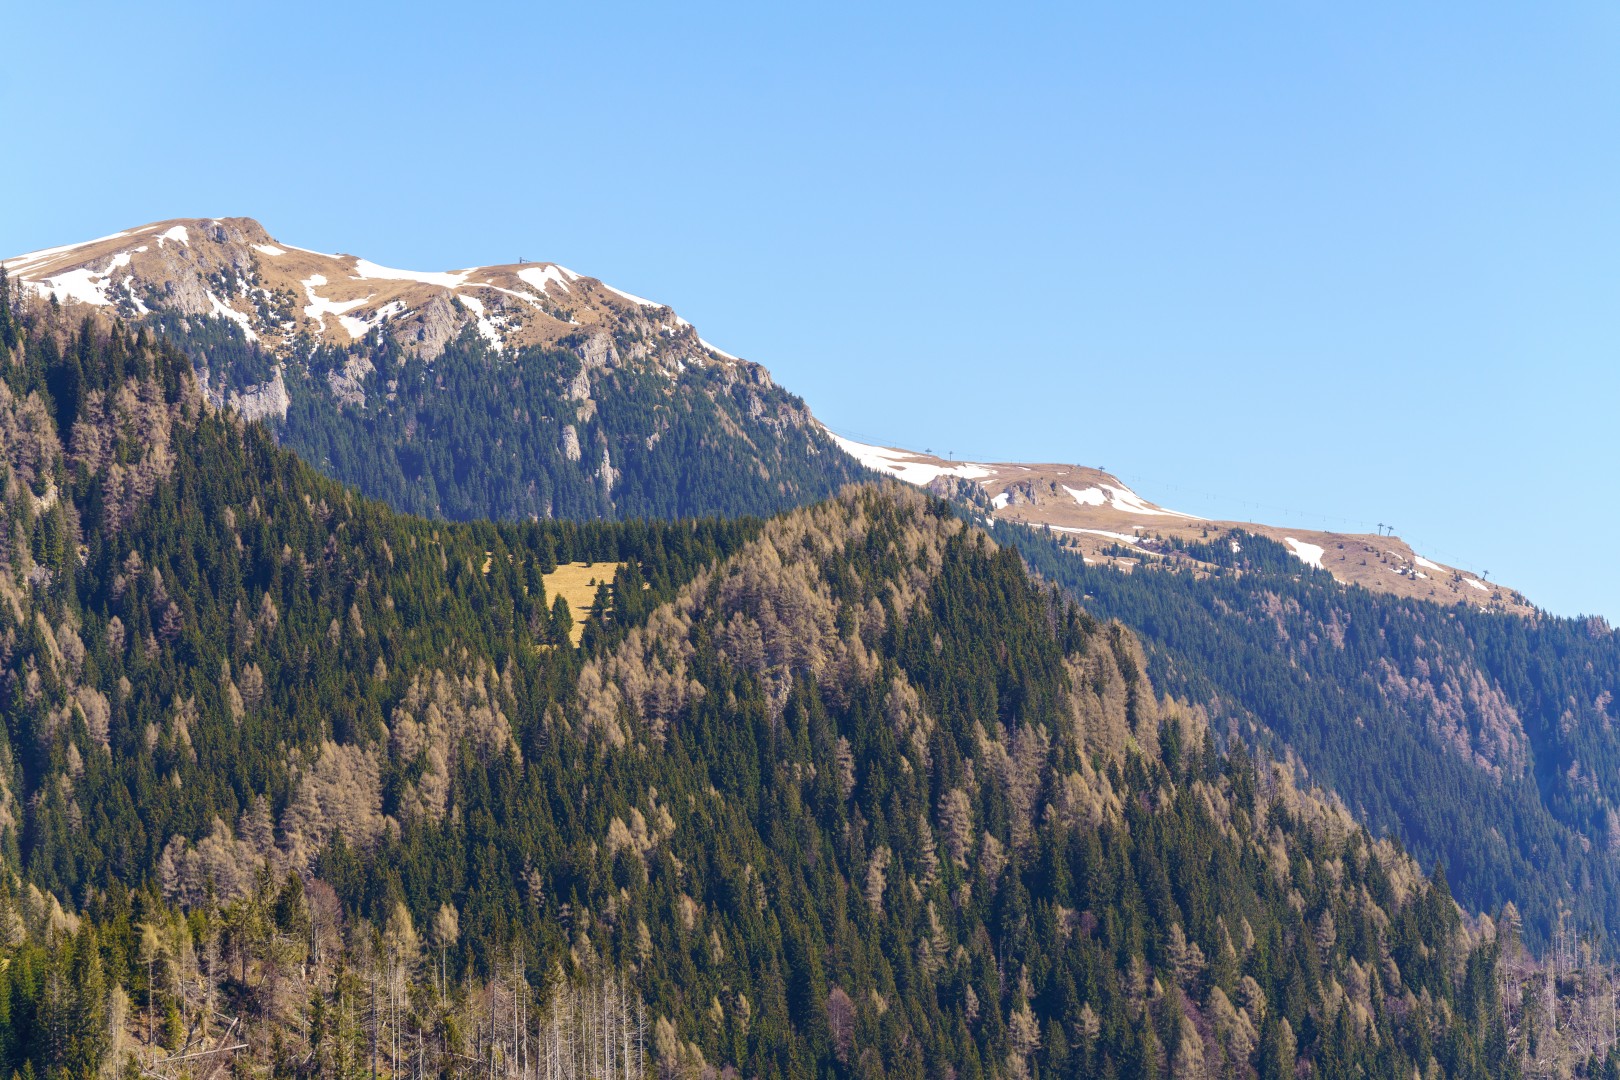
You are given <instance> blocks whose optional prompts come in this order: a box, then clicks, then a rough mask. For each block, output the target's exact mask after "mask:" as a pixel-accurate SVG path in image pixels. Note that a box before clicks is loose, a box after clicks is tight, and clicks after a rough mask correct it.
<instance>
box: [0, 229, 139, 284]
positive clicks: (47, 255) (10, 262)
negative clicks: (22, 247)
mask: <svg viewBox="0 0 1620 1080" xmlns="http://www.w3.org/2000/svg"><path fill="white" fill-rule="evenodd" d="M128 235H129V233H127V232H115V233H109V234H108V235H106V236H98V237H96V238H95V239H94V240H81V241H79V242H78V243H77V244H63V245H61V246H60V247H48V248H40V249H39V250H38V251H30V252H27V253H26V254H23V255H14V256H12V257H11V258H9V259H3V260H0V262H4V264H5V267H6V269H7V270H9V271H10V272H11V273H12V274H21V273H23V269H22V268H23V267H25V266H27V265H29V264H30V263H39V262H45V261H46V260H47V259H53V258H55V257H56V256H58V255H62V254H65V253H66V252H69V251H75V250H77V249H79V248H82V247H89V246H90V245H91V244H103V243H106V242H107V241H108V240H119V239H122V238H123V237H126V236H128Z"/></svg>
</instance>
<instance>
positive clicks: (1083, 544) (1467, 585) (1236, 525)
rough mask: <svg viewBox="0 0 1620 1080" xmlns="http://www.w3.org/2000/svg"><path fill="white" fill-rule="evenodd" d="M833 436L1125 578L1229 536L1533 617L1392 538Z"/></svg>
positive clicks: (1372, 580) (882, 465)
mask: <svg viewBox="0 0 1620 1080" xmlns="http://www.w3.org/2000/svg"><path fill="white" fill-rule="evenodd" d="M829 434H831V433H830V432H829ZM832 437H833V439H834V441H836V442H837V443H838V445H839V446H840V447H841V448H842V449H843V450H844V452H845V453H847V454H849V455H850V456H852V457H854V458H856V459H857V460H858V461H860V463H861V464H862V465H865V466H866V467H867V468H868V469H871V470H873V471H875V472H879V473H884V474H886V475H889V476H894V477H898V478H899V479H901V480H904V481H906V482H908V483H912V484H917V485H919V486H923V487H929V488H931V489H932V490H935V491H938V492H939V493H941V494H953V495H956V496H958V497H961V498H964V499H965V500H966V501H968V502H969V503H971V504H973V505H975V506H976V507H977V508H978V509H979V510H980V511H981V512H982V513H983V514H984V516H985V518H986V520H988V521H992V522H993V521H1015V522H1019V523H1020V524H1024V525H1032V526H1036V527H1042V528H1046V529H1050V530H1051V531H1053V532H1055V533H1058V534H1060V535H1062V536H1063V537H1064V538H1065V540H1066V541H1067V542H1068V546H1069V547H1071V548H1072V549H1073V550H1075V551H1076V552H1079V553H1080V554H1081V555H1082V557H1084V558H1086V559H1088V560H1090V561H1092V562H1093V563H1107V564H1108V565H1110V566H1113V567H1114V568H1115V569H1119V570H1124V571H1127V572H1129V571H1130V570H1132V569H1133V568H1135V567H1137V566H1139V565H1142V564H1143V563H1158V564H1162V563H1166V562H1172V563H1178V564H1180V565H1183V566H1188V567H1192V568H1194V569H1200V570H1208V569H1210V568H1211V567H1210V564H1205V563H1201V562H1199V561H1198V560H1196V559H1193V558H1192V557H1191V556H1190V555H1189V554H1188V548H1189V545H1194V544H1197V543H1199V542H1200V541H1206V540H1208V539H1209V538H1210V537H1211V536H1218V535H1224V534H1226V533H1228V532H1231V531H1232V530H1234V529H1235V530H1239V531H1242V532H1245V533H1249V534H1251V535H1255V536H1264V537H1267V538H1268V539H1271V540H1275V541H1276V542H1277V543H1279V544H1282V545H1283V546H1284V547H1285V548H1286V549H1287V550H1288V551H1289V553H1290V554H1292V555H1293V556H1294V557H1295V558H1296V559H1298V560H1299V561H1300V562H1301V563H1303V564H1306V565H1309V566H1314V567H1317V568H1319V569H1323V570H1326V571H1328V572H1329V573H1330V574H1332V575H1333V577H1334V579H1335V580H1337V581H1340V582H1343V583H1344V584H1346V585H1360V586H1362V587H1363V588H1366V589H1371V590H1372V591H1373V592H1379V593H1387V594H1389V595H1392V596H1399V597H1407V598H1413V599H1422V600H1431V601H1434V602H1435V603H1440V604H1455V603H1462V604H1469V605H1472V606H1475V607H1480V608H1485V609H1489V610H1493V611H1505V612H1513V613H1517V614H1529V613H1531V612H1533V611H1534V610H1535V609H1534V607H1533V606H1532V605H1531V604H1530V602H1529V601H1528V600H1526V599H1525V597H1524V596H1523V595H1522V594H1521V593H1519V592H1518V591H1516V590H1513V589H1509V588H1506V587H1504V586H1502V585H1500V584H1498V583H1496V582H1492V581H1486V580H1483V579H1482V578H1480V577H1479V576H1478V575H1476V574H1474V573H1471V572H1469V571H1465V570H1459V569H1456V568H1455V567H1450V566H1446V565H1444V564H1443V563H1438V562H1435V561H1433V560H1432V559H1426V558H1424V557H1423V556H1422V555H1419V554H1418V553H1417V552H1416V551H1413V550H1412V548H1411V547H1410V546H1409V545H1408V544H1407V543H1406V542H1405V541H1404V540H1402V539H1400V538H1399V537H1397V536H1394V535H1376V536H1368V535H1365V534H1357V533H1337V532H1325V531H1322V530H1317V529H1291V528H1281V527H1278V526H1274V525H1263V524H1257V523H1255V522H1249V521H1233V520H1211V519H1208V518H1202V517H1198V516H1197V515H1195V514H1185V513H1181V512H1180V511H1177V510H1171V509H1167V508H1166V507H1163V506H1160V505H1159V504H1157V503H1154V502H1150V501H1149V500H1147V499H1144V498H1142V497H1141V496H1140V495H1138V494H1137V493H1136V492H1134V491H1132V490H1131V489H1130V488H1129V487H1128V486H1126V485H1125V484H1124V483H1123V482H1122V481H1121V480H1120V479H1119V478H1118V477H1116V476H1114V475H1112V474H1110V473H1107V472H1104V471H1102V470H1101V469H1093V468H1089V467H1087V466H1084V465H1052V464H1044V465H1043V464H1033V463H1027V462H1026V463H987V462H969V461H954V460H947V459H945V458H940V457H936V456H934V455H932V454H927V453H917V452H915V451H911V450H896V449H891V448H889V447H884V446H872V445H868V444H866V443H860V442H856V441H855V440H853V439H847V438H843V437H842V436H838V435H833V436H832Z"/></svg>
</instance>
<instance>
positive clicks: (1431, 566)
mask: <svg viewBox="0 0 1620 1080" xmlns="http://www.w3.org/2000/svg"><path fill="white" fill-rule="evenodd" d="M1412 561H1413V562H1415V563H1417V564H1418V565H1419V566H1422V567H1426V568H1427V569H1430V570H1440V571H1444V570H1445V567H1443V566H1441V565H1440V564H1439V563H1434V562H1430V561H1429V560H1428V559H1425V558H1424V557H1423V556H1421V555H1418V554H1413V556H1412Z"/></svg>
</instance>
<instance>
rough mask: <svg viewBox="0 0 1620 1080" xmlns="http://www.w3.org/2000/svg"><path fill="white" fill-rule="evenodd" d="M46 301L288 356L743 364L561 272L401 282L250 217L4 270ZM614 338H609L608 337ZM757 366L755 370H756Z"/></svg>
mask: <svg viewBox="0 0 1620 1080" xmlns="http://www.w3.org/2000/svg"><path fill="white" fill-rule="evenodd" d="M0 263H3V265H5V266H6V268H7V270H8V272H9V273H10V274H11V275H12V276H13V277H15V278H16V279H17V280H18V281H20V282H22V283H23V285H24V287H25V288H27V289H29V290H30V291H32V292H33V293H34V294H35V295H38V296H40V297H41V298H46V299H49V298H55V299H56V300H57V301H58V302H59V303H69V302H71V303H77V304H81V305H88V306H93V307H107V308H111V309H113V310H115V311H117V312H119V313H121V314H124V315H127V316H142V315H146V314H148V313H149V312H151V311H152V310H155V309H157V308H160V307H161V308H166V309H172V310H174V311H176V312H178V313H179V314H181V315H187V316H215V317H219V318H225V319H229V320H230V321H231V322H233V323H235V324H236V325H237V326H238V327H240V328H241V330H242V331H243V333H244V335H246V336H247V337H248V339H249V340H250V341H262V342H263V344H264V345H265V347H266V348H267V349H268V350H269V351H271V352H274V353H276V354H277V355H280V356H283V357H285V356H287V355H290V354H291V352H292V350H293V347H294V346H295V345H296V344H298V343H299V342H300V341H301V340H307V341H310V342H318V343H322V344H327V345H338V346H341V345H347V344H349V343H351V342H354V341H358V340H360V339H363V338H365V337H366V336H367V335H369V334H371V333H372V332H374V331H382V332H384V333H386V334H388V335H389V336H390V337H391V338H393V339H394V340H395V341H397V342H398V343H399V344H400V345H401V346H402V347H404V348H405V349H407V350H408V351H410V352H411V353H412V354H413V355H417V356H420V357H422V358H423V359H425V360H432V359H434V358H435V357H437V356H438V355H439V354H440V353H442V352H443V351H444V348H445V346H446V345H447V344H448V343H449V342H450V341H452V340H453V339H454V338H455V336H456V335H457V334H458V333H459V332H460V331H461V330H462V329H464V328H466V327H472V328H474V329H475V330H476V332H477V333H478V334H479V336H480V337H481V338H483V339H484V340H485V342H487V343H488V345H489V346H490V348H492V349H494V350H496V351H504V350H506V349H510V348H520V347H525V346H551V345H555V344H557V343H559V342H565V341H567V342H575V339H577V342H575V344H576V347H577V348H578V349H579V350H580V351H581V352H584V353H597V354H600V355H601V356H603V357H604V358H606V357H607V356H608V355H609V354H610V353H611V352H612V351H614V350H615V349H616V348H618V345H617V344H616V343H615V342H613V341H612V340H610V337H611V335H612V334H613V333H614V332H616V331H617V332H625V331H629V332H634V333H637V334H639V335H641V337H642V339H643V340H642V341H640V342H639V343H638V344H639V347H638V348H632V349H630V350H629V352H630V353H631V358H633V359H639V358H640V357H641V356H651V357H654V358H656V359H657V360H658V361H659V362H660V363H662V364H664V365H666V366H669V367H672V368H677V369H678V368H680V367H682V366H684V365H686V364H691V363H699V364H702V363H721V364H746V363H748V362H747V361H743V360H741V359H740V358H738V357H736V356H733V355H732V354H730V353H728V352H725V351H724V350H722V349H719V348H716V347H715V346H713V345H710V344H709V343H708V342H706V341H704V340H703V339H702V338H700V337H698V335H697V331H696V330H695V329H694V328H693V327H692V325H691V324H690V323H688V322H687V321H686V320H685V319H683V318H681V317H680V316H678V315H676V314H675V313H674V312H673V311H672V310H671V309H670V308H669V307H668V306H667V305H665V304H660V303H658V302H656V301H653V300H648V299H645V298H643V297H639V296H636V295H634V294H632V293H629V292H625V291H624V290H622V289H617V288H614V287H613V286H611V285H609V284H607V283H606V282H603V281H601V280H599V279H597V278H593V277H589V276H587V275H584V274H580V273H576V272H575V271H573V270H570V269H569V268H567V267H565V266H562V265H560V264H558V263H552V262H518V263H508V264H501V265H493V266H474V267H467V268H463V269H458V270H448V271H418V270H404V269H399V268H396V267H389V266H383V265H380V264H378V263H374V262H372V261H371V260H369V259H366V258H363V257H359V256H355V255H349V254H328V253H325V252H319V251H314V250H311V249H308V248H303V247H299V246H297V245H294V244H290V243H286V242H285V241H278V240H277V239H276V238H275V237H273V236H272V235H271V234H270V232H269V231H268V230H267V229H266V228H265V227H264V226H263V225H262V224H260V223H259V222H258V221H257V220H255V219H253V218H249V217H227V218H170V219H166V220H164V221H157V222H152V223H149V224H146V225H142V226H138V227H136V228H134V229H129V230H125V231H122V232H117V233H112V234H110V235H108V236H103V237H99V238H97V239H94V240H87V241H82V242H80V243H75V244H67V245H63V246H60V247H52V248H43V249H40V250H38V251H33V252H26V253H24V254H21V255H16V256H12V257H10V258H7V259H4V260H0ZM604 335H607V336H604ZM751 366H757V365H751Z"/></svg>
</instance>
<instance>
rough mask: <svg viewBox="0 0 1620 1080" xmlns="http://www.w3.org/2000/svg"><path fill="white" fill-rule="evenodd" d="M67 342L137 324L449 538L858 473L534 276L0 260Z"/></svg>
mask: <svg viewBox="0 0 1620 1080" xmlns="http://www.w3.org/2000/svg"><path fill="white" fill-rule="evenodd" d="M5 265H6V267H7V268H8V272H9V273H10V274H11V276H12V279H13V282H14V284H15V286H16V288H17V289H18V291H19V293H20V296H21V297H22V298H26V299H28V300H31V301H33V302H36V303H38V304H40V305H42V310H50V311H60V312H61V313H62V314H61V315H60V318H62V319H64V320H67V321H69V322H76V321H77V320H78V319H79V318H80V317H82V316H84V315H86V314H89V315H93V316H95V317H97V318H99V319H102V320H103V321H107V320H110V319H112V318H123V319H125V320H127V321H130V322H140V323H143V324H146V325H149V326H152V327H154V328H155V329H159V330H161V331H162V332H163V333H164V334H166V335H167V336H169V337H170V338H171V339H172V340H174V341H175V342H176V343H177V344H178V345H180V347H181V348H183V349H184V350H185V351H186V352H187V354H188V355H190V356H191V358H192V360H193V362H194V363H195V364H196V365H197V368H198V371H199V372H200V373H201V374H202V377H203V382H204V386H205V390H206V393H207V395H208V396H209V397H210V398H211V399H212V400H213V401H214V402H215V403H216V404H222V405H224V404H228V405H230V406H231V407H232V408H234V409H236V410H237V411H238V412H240V413H242V414H243V415H244V416H247V417H249V418H252V419H262V420H265V421H266V422H269V423H271V424H273V425H274V426H275V428H276V429H277V432H278V438H280V439H281V440H282V441H283V442H284V443H285V444H286V445H288V446H291V447H292V448H294V449H296V450H297V451H298V452H299V453H300V454H301V455H303V456H304V458H305V459H306V460H308V461H310V462H312V463H314V464H315V465H316V466H317V467H318V468H321V469H323V470H324V471H326V472H327V473H329V474H330V475H333V476H335V477H337V478H338V479H341V480H344V481H346V482H349V483H353V484H355V485H357V486H358V487H359V488H360V489H361V490H362V491H364V492H365V493H366V494H368V495H372V496H374V497H378V498H383V499H386V500H387V501H389V502H390V504H392V505H393V506H395V507H396V508H399V509H404V510H409V511H413V512H417V513H423V514H430V515H434V516H440V517H447V518H452V519H459V520H467V519H475V518H504V519H516V520H524V519H528V520H539V519H545V518H550V517H562V518H573V519H581V518H615V517H649V516H652V517H676V516H682V515H695V514H707V513H723V514H727V515H736V514H739V513H749V512H752V513H770V512H773V511H776V510H780V509H784V508H786V507H789V506H796V505H800V504H802V503H804V502H807V501H810V500H813V499H815V498H819V497H822V496H825V495H827V494H830V493H831V492H833V491H835V490H836V489H837V488H838V486H839V485H840V484H842V483H845V482H847V481H848V480H850V479H851V478H853V477H854V475H855V474H856V472H857V471H858V470H857V469H856V467H855V466H854V465H853V463H851V462H850V461H848V459H847V458H845V457H844V456H843V455H842V454H839V453H837V452H836V450H835V449H834V448H833V445H832V443H831V442H830V440H829V439H828V438H827V437H826V436H825V434H824V433H823V432H822V431H821V430H820V428H819V426H818V425H816V424H815V423H814V421H813V420H812V418H811V417H810V414H809V411H808V410H807V409H806V408H805V407H804V404H803V402H801V401H800V400H799V399H797V398H795V397H793V396H792V395H791V394H788V393H786V392H785V391H783V390H782V389H781V388H780V387H778V386H776V385H775V383H774V382H773V381H772V379H771V377H770V374H769V373H768V372H767V371H766V370H765V369H764V368H763V367H760V366H759V365H757V364H753V363H750V362H748V361H745V360H740V359H738V358H736V357H733V356H730V355H729V354H727V353H724V352H721V351H720V350H718V349H715V348H713V347H712V346H710V345H708V344H707V343H706V342H704V341H703V340H702V339H700V338H699V337H698V336H697V332H696V331H695V330H694V329H693V328H692V326H691V325H690V324H688V323H687V322H686V321H685V320H684V319H681V318H680V317H679V316H677V315H676V314H675V313H674V312H672V311H670V310H669V309H668V308H667V307H664V306H662V305H659V304H655V303H653V302H651V301H647V300H642V299H640V298H638V297H634V296H631V295H629V294H627V293H623V292H621V291H619V290H616V289H614V288H612V287H611V286H608V285H604V284H603V283H602V282H600V281H597V280H596V279H594V278H589V277H585V276H582V275H580V274H576V273H574V272H573V271H571V270H567V269H566V268H563V267H558V266H556V265H554V264H549V263H522V264H513V265H508V266H496V267H475V268H472V269H466V270H457V271H449V272H417V271H406V270H396V269H392V268H389V267H383V266H379V265H377V264H375V263H372V262H370V261H368V260H365V259H361V258H356V257H354V256H349V255H325V254H320V253H317V252H312V251H307V250H304V249H301V248H296V247H293V246H292V245H290V244H285V243H281V242H278V241H276V240H274V239H273V238H272V237H271V236H270V235H269V234H268V233H267V232H266V231H265V230H264V228H263V227H262V226H260V225H259V224H258V223H257V222H255V221H252V220H251V219H247V218H223V219H182V220H175V221H165V222H158V223H156V224H153V225H146V226H142V227H141V228H138V229H134V230H130V231H129V232H126V233H118V234H115V235H113V236H110V237H104V238H102V239H100V240H95V241H89V242H87V243H83V244H77V245H69V246H67V247H63V248H53V249H48V250H46V251H40V252H34V253H31V254H28V255H23V256H18V257H16V258H14V259H10V260H6V262H5Z"/></svg>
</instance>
